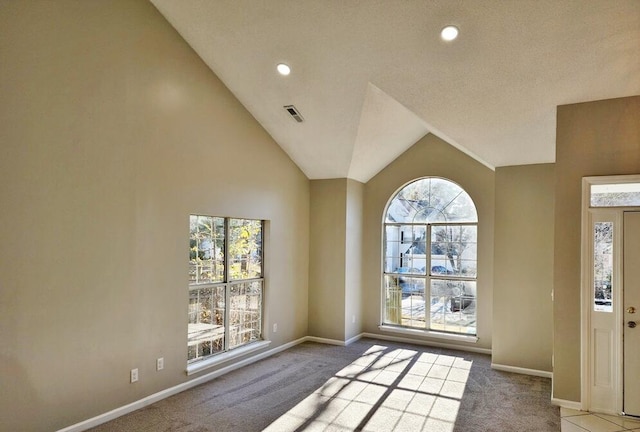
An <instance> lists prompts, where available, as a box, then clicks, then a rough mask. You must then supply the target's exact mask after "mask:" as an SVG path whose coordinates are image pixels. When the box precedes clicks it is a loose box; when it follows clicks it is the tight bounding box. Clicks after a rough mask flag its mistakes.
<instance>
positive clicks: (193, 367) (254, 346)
mask: <svg viewBox="0 0 640 432" xmlns="http://www.w3.org/2000/svg"><path fill="white" fill-rule="evenodd" d="M269 345H271V341H268V340H265V341H258V342H253V343H250V344H248V345H245V346H243V347H240V348H236V349H234V350H231V351H227V352H225V353H222V354H218V355H215V356H213V357H210V358H208V359H206V360H202V361H198V362H195V363H191V364H189V365H188V366H187V375H193V374H195V373H198V372H201V371H203V370H205V369H209V368H212V367H215V366H218V365H220V364H222V363H224V362H227V361H229V360H233V359H236V358H238V357H242V356H243V355H246V354H250V353H252V352H255V351H258V350H261V349H263V348H266V347H268V346H269Z"/></svg>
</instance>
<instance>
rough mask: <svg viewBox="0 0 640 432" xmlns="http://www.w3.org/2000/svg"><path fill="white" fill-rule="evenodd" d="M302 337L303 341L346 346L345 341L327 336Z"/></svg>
mask: <svg viewBox="0 0 640 432" xmlns="http://www.w3.org/2000/svg"><path fill="white" fill-rule="evenodd" d="M302 339H304V340H303V342H317V343H322V344H326V345H338V346H346V345H347V343H346V342H345V341H341V340H337V339H327V338H321V337H317V336H305V337H303V338H302Z"/></svg>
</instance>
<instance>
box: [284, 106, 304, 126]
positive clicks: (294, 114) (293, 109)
mask: <svg viewBox="0 0 640 432" xmlns="http://www.w3.org/2000/svg"><path fill="white" fill-rule="evenodd" d="M284 109H286V110H287V112H288V113H289V115H291V117H293V118H294V119H295V121H297V122H298V123H302V122H303V121H304V119H303V118H302V115H300V112H299V111H298V109H297V108H296V107H294V106H293V105H285V106H284Z"/></svg>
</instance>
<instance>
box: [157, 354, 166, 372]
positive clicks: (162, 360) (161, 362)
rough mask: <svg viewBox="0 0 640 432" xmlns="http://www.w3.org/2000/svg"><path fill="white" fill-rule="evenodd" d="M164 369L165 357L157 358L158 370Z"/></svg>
mask: <svg viewBox="0 0 640 432" xmlns="http://www.w3.org/2000/svg"><path fill="white" fill-rule="evenodd" d="M162 369H164V357H160V358H158V360H156V370H159V371H160V370H162Z"/></svg>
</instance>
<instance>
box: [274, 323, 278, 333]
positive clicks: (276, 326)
mask: <svg viewBox="0 0 640 432" xmlns="http://www.w3.org/2000/svg"><path fill="white" fill-rule="evenodd" d="M273 332H274V333H278V324H274V325H273Z"/></svg>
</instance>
